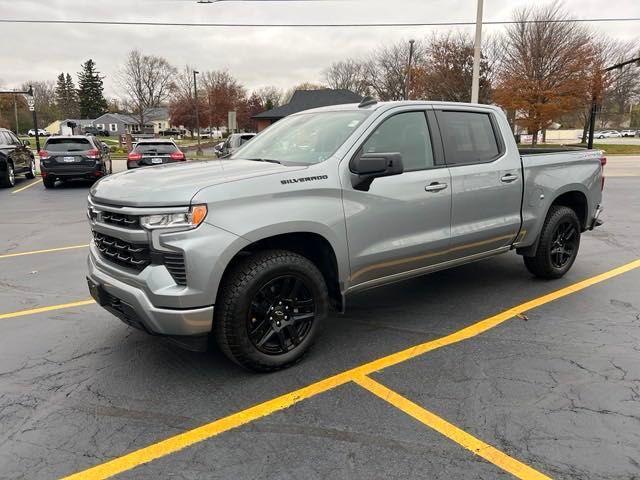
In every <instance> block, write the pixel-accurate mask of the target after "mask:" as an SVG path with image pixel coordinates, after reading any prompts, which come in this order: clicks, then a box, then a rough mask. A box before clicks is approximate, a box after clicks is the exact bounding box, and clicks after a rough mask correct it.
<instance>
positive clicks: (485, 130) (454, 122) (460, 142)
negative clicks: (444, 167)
mask: <svg viewBox="0 0 640 480" xmlns="http://www.w3.org/2000/svg"><path fill="white" fill-rule="evenodd" d="M436 115H437V117H438V124H439V125H440V133H441V135H442V140H443V142H444V150H445V159H446V162H447V164H448V165H461V164H462V165H464V164H469V163H483V162H490V161H492V160H495V159H496V158H497V157H498V156H499V155H500V153H501V143H500V142H499V141H498V138H497V137H496V132H495V130H494V128H493V123H492V120H491V115H490V114H488V113H483V112H460V111H457V112H454V111H438V112H436Z"/></svg>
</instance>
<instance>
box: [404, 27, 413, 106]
mask: <svg viewBox="0 0 640 480" xmlns="http://www.w3.org/2000/svg"><path fill="white" fill-rule="evenodd" d="M414 43H416V41H415V40H409V64H408V65H407V81H406V82H405V85H404V99H405V100H409V96H410V95H411V62H412V61H413V44H414Z"/></svg>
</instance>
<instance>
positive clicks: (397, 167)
mask: <svg viewBox="0 0 640 480" xmlns="http://www.w3.org/2000/svg"><path fill="white" fill-rule="evenodd" d="M604 164H605V159H604V158H603V157H602V154H601V152H600V151H597V150H585V149H574V150H558V149H555V150H554V149H547V150H544V149H536V150H521V151H519V150H518V147H517V145H516V143H515V141H514V137H513V135H512V132H511V130H510V128H509V124H508V122H507V119H506V117H505V115H504V114H503V113H502V111H501V110H500V109H498V108H497V107H493V106H488V105H476V104H463V103H446V102H416V101H411V102H383V103H377V102H375V101H374V100H371V99H365V100H364V101H363V102H362V103H360V104H350V105H339V106H331V107H324V108H319V109H313V110H308V111H304V112H300V113H297V114H294V115H290V116H288V117H286V118H284V119H282V120H280V121H278V122H277V123H275V124H274V125H272V126H270V127H269V128H268V129H266V130H264V131H263V132H261V133H260V134H259V135H258V136H257V137H255V138H254V139H252V140H251V141H250V142H248V143H246V144H245V145H243V146H242V147H240V148H239V149H238V150H237V151H236V152H235V153H234V154H232V155H231V156H230V157H229V158H228V159H221V160H213V161H208V162H193V163H190V164H186V165H181V166H177V165H161V166H158V167H155V168H149V169H139V170H134V171H129V172H123V173H120V174H116V175H113V176H111V177H107V178H105V179H103V180H101V181H99V182H98V183H96V184H95V185H94V186H93V188H92V189H91V191H90V195H89V205H88V216H89V219H90V220H89V221H90V225H91V230H92V232H93V241H92V242H91V247H90V253H89V258H88V277H87V279H88V284H89V290H90V292H91V294H92V296H93V297H94V298H95V299H96V301H97V302H98V303H99V304H100V305H102V306H103V307H104V308H106V309H107V310H108V311H110V312H112V313H113V314H114V315H116V316H117V317H119V318H120V319H122V320H123V321H124V322H126V323H127V324H129V325H132V326H134V327H136V328H139V329H142V330H144V331H146V332H148V333H151V334H154V335H164V336H166V337H169V338H171V339H173V340H174V341H177V342H179V343H180V344H181V345H183V346H186V347H187V348H192V349H202V348H204V347H205V346H206V345H207V341H208V339H209V338H212V339H213V340H215V342H216V343H217V344H218V346H219V347H220V348H221V349H222V351H223V352H224V353H225V354H226V355H227V356H228V357H229V358H230V359H232V360H233V361H235V362H237V363H238V364H240V365H242V366H244V367H247V368H250V369H254V370H258V371H269V370H275V369H279V368H283V367H286V366H288V365H291V364H292V363H294V362H296V361H298V360H299V359H300V358H301V357H302V355H303V354H304V353H305V352H306V351H307V350H308V348H309V347H310V346H311V344H312V343H313V342H314V340H315V338H316V336H317V333H318V329H319V327H320V325H321V324H322V322H323V321H324V320H325V318H326V317H327V314H328V311H329V309H330V308H333V309H335V310H337V311H343V310H344V309H345V308H346V304H347V300H348V297H349V295H350V294H352V293H354V292H358V291H362V290H365V289H369V288H373V287H379V286H381V285H386V284H389V283H391V282H397V281H400V280H404V279H407V278H411V277H414V276H417V275H422V274H426V273H430V272H435V271H437V270H442V269H446V268H451V267H454V266H457V265H462V264H466V263H469V262H474V261H478V260H482V259H486V258H489V257H492V256H495V255H498V254H502V253H508V252H511V251H515V252H517V253H518V254H520V255H522V256H523V257H524V264H525V266H526V268H527V269H528V270H529V272H531V273H532V274H533V275H535V276H537V277H541V278H545V279H554V278H559V277H562V276H563V275H564V274H565V273H567V271H568V270H569V269H570V268H571V266H572V264H573V263H574V261H575V259H576V256H577V254H578V248H579V245H580V237H581V234H582V233H583V232H585V231H587V230H591V229H593V228H594V227H595V226H597V225H599V224H600V220H599V216H600V213H601V212H602V206H601V200H602V188H603V185H604V178H603V167H604ZM425 295H428V292H425ZM456 301H464V299H463V298H456ZM427 320H428V319H427Z"/></svg>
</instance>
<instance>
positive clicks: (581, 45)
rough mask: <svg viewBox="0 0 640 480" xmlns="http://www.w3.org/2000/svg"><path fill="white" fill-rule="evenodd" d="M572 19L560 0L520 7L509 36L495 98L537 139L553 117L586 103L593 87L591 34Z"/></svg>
mask: <svg viewBox="0 0 640 480" xmlns="http://www.w3.org/2000/svg"><path fill="white" fill-rule="evenodd" d="M567 18H568V15H567V14H566V13H565V12H564V11H563V10H562V9H561V8H560V7H559V6H557V5H555V6H554V5H550V6H547V7H543V8H539V9H537V10H534V9H533V8H526V9H523V10H519V11H516V13H515V15H514V20H515V23H514V24H512V25H510V26H508V27H507V30H506V35H505V37H504V43H503V47H504V48H503V54H504V58H503V60H502V63H501V69H500V76H499V82H498V83H499V84H498V86H497V88H496V91H495V95H494V99H495V101H496V102H497V103H498V104H500V105H501V106H503V107H504V108H505V109H507V110H510V111H514V112H517V115H516V123H518V124H520V125H521V126H523V127H524V128H526V129H527V131H528V133H530V134H532V136H533V137H532V143H533V144H535V143H536V142H537V136H538V132H540V131H543V132H544V131H545V130H546V128H547V127H548V126H549V125H550V124H551V123H552V122H553V121H554V119H556V118H558V117H560V116H561V115H563V114H564V113H566V112H570V111H572V110H575V109H577V108H579V107H580V106H581V105H583V104H584V100H585V92H586V91H587V90H588V88H589V69H590V68H591V65H592V53H593V50H592V48H591V42H590V39H591V38H590V33H589V31H588V30H587V29H586V28H585V27H584V26H582V25H579V24H576V23H571V22H565V21H563V20H566V19H567Z"/></svg>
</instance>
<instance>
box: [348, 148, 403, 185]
mask: <svg viewBox="0 0 640 480" xmlns="http://www.w3.org/2000/svg"><path fill="white" fill-rule="evenodd" d="M349 170H351V174H352V175H351V185H353V188H355V189H356V190H362V191H364V192H367V191H369V187H370V186H371V182H373V181H374V180H375V179H376V178H379V177H389V176H391V175H400V174H401V173H402V172H404V166H403V165H402V155H400V154H399V153H363V154H359V155H356V156H355V157H353V158H352V159H351V162H349Z"/></svg>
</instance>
